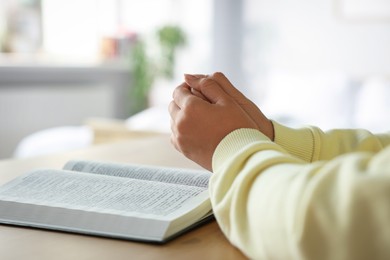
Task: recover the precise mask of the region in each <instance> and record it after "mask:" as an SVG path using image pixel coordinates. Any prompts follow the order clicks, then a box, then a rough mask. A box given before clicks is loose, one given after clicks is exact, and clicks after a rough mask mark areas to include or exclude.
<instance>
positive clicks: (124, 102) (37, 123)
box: [0, 56, 130, 158]
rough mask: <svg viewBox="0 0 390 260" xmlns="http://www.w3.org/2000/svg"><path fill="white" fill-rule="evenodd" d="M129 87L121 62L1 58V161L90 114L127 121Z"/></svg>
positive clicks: (127, 77)
mask: <svg viewBox="0 0 390 260" xmlns="http://www.w3.org/2000/svg"><path fill="white" fill-rule="evenodd" d="M129 86H130V72H129V69H128V68H127V67H126V66H124V65H120V64H115V65H113V64H111V65H102V64H99V63H98V62H90V63H85V64H80V63H76V62H71V61H69V62H62V63H59V62H57V61H51V60H48V61H45V60H42V59H40V58H36V60H35V59H34V58H31V57H30V58H17V57H14V58H10V57H3V56H0V118H2V120H3V121H2V127H1V129H0V144H1V149H0V158H4V157H10V156H12V152H13V151H14V149H15V146H16V145H17V144H18V142H19V141H20V140H21V139H22V138H23V137H25V136H27V135H29V134H31V133H34V132H37V131H40V130H43V129H47V128H52V127H58V126H63V125H70V126H74V125H77V126H78V125H80V124H82V122H83V121H84V119H85V118H87V117H89V116H96V117H107V118H127V117H128V116H129V115H130V111H129V109H128V105H129V95H128V94H127V93H128V91H129Z"/></svg>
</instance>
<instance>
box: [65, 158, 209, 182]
mask: <svg viewBox="0 0 390 260" xmlns="http://www.w3.org/2000/svg"><path fill="white" fill-rule="evenodd" d="M64 169H65V170H71V171H80V172H90V173H96V174H102V175H110V176H118V177H126V178H132V179H140V180H151V181H159V182H166V183H177V184H182V185H191V186H198V187H204V188H206V187H208V183H209V178H210V173H209V172H206V171H198V170H190V169H176V168H163V167H152V166H145V165H142V166H141V165H130V164H116V163H106V162H104V163H102V162H94V161H76V160H74V161H70V162H68V163H67V164H66V165H65V167H64Z"/></svg>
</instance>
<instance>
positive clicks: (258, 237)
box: [210, 122, 390, 260]
mask: <svg viewBox="0 0 390 260" xmlns="http://www.w3.org/2000/svg"><path fill="white" fill-rule="evenodd" d="M273 123H274V128H275V142H271V141H270V140H269V139H268V138H267V137H266V136H264V135H263V134H262V133H261V132H259V131H257V130H254V129H239V130H236V131H233V132H232V133H230V134H229V135H228V136H226V137H225V138H224V139H223V140H222V141H221V143H220V144H219V145H218V147H217V149H216V151H215V153H214V156H213V171H214V174H213V176H212V178H211V181H210V196H211V201H212V204H213V209H214V213H215V216H216V219H217V221H218V223H219V225H220V227H221V229H222V231H223V232H224V233H225V235H226V236H227V238H228V239H229V240H230V241H231V243H232V244H234V245H235V246H237V247H238V248H239V249H240V250H241V251H242V252H243V253H244V254H245V255H247V256H248V257H250V258H253V259H281V260H288V259H315V260H320V259H332V260H337V259H353V260H357V259H390V133H388V134H382V135H373V134H372V133H370V132H368V131H365V130H334V131H329V132H326V133H324V132H322V131H321V130H320V129H318V128H315V127H307V128H302V129H291V128H288V127H285V126H282V125H280V124H278V123H277V122H273Z"/></svg>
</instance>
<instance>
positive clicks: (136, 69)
mask: <svg viewBox="0 0 390 260" xmlns="http://www.w3.org/2000/svg"><path fill="white" fill-rule="evenodd" d="M130 70H131V74H132V87H131V88H130V99H131V102H130V105H131V107H130V113H131V114H133V113H137V112H139V111H141V110H143V109H145V108H146V107H147V104H148V100H147V99H148V95H149V91H150V89H151V87H152V84H153V81H154V77H155V75H154V66H153V63H152V62H151V60H150V59H149V57H148V55H147V52H146V43H145V42H144V40H142V39H140V38H138V39H136V40H135V42H134V44H133V47H132V50H131V52H130Z"/></svg>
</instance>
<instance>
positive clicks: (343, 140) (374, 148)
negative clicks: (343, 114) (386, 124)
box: [273, 122, 390, 162]
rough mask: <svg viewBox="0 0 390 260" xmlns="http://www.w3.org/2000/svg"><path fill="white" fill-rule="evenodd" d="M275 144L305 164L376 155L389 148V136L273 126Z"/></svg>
mask: <svg viewBox="0 0 390 260" xmlns="http://www.w3.org/2000/svg"><path fill="white" fill-rule="evenodd" d="M273 125H274V130H275V143H277V144H278V145H280V146H282V147H283V148H284V149H286V150H287V151H288V152H289V153H291V154H292V155H294V156H297V157H299V158H301V159H303V160H305V161H307V162H313V161H317V160H329V159H332V158H334V157H336V156H339V155H341V154H345V153H348V152H357V151H365V152H378V151H380V150H381V149H383V148H384V147H386V146H387V145H389V144H390V133H388V134H382V135H374V134H372V133H370V132H369V131H367V130H362V129H353V130H350V129H340V130H332V131H328V132H323V131H322V130H321V129H319V128H317V127H304V128H300V129H293V128H289V127H286V126H283V125H281V124H279V123H277V122H273Z"/></svg>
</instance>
